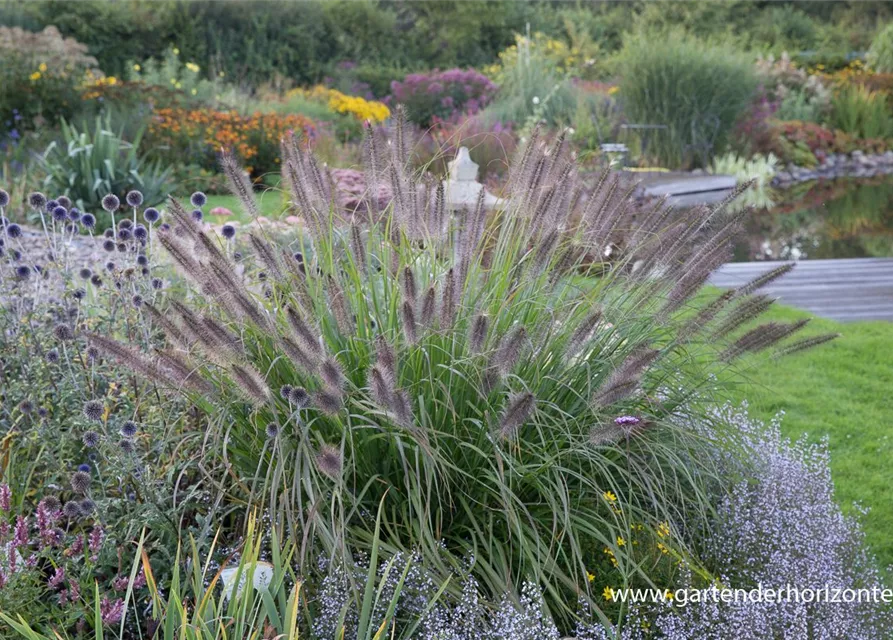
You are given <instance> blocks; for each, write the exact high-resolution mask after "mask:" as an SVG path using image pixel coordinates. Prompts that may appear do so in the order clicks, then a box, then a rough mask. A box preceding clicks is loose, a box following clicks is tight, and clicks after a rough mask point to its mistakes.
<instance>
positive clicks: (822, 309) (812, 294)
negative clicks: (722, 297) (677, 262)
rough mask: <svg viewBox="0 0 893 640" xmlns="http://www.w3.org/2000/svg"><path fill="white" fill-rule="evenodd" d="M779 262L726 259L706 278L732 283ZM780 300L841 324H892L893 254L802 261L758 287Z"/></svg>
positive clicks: (732, 284)
mask: <svg viewBox="0 0 893 640" xmlns="http://www.w3.org/2000/svg"><path fill="white" fill-rule="evenodd" d="M779 264H782V263H780V262H730V263H728V264H725V265H723V266H722V267H720V268H719V269H717V270H716V272H714V274H713V275H712V276H710V283H711V284H714V285H716V286H718V287H724V288H728V287H736V286H739V285H742V284H744V283H745V282H747V281H749V280H751V279H753V278H755V277H756V276H758V275H759V274H761V273H764V272H766V271H768V270H769V269H772V268H773V267H776V266H778V265H779ZM760 291H761V292H763V293H767V294H769V295H772V296H775V297H778V298H779V299H780V300H779V302H781V303H782V304H787V305H790V306H792V307H799V308H801V309H806V310H807V311H811V312H812V313H814V314H816V315H818V316H822V317H825V318H831V319H832V320H838V321H840V322H857V321H860V320H887V321H891V322H893V258H852V259H842V260H803V261H801V262H798V263H797V266H796V267H795V268H794V270H793V271H791V272H790V273H788V274H786V275H784V276H782V277H781V278H779V279H778V280H776V281H775V282H773V283H771V284H769V285H767V286H766V287H764V288H763V289H761V290H760Z"/></svg>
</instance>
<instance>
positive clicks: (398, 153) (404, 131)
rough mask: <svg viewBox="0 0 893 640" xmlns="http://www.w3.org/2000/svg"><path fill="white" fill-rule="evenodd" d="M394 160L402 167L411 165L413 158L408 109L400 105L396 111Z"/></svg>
mask: <svg viewBox="0 0 893 640" xmlns="http://www.w3.org/2000/svg"><path fill="white" fill-rule="evenodd" d="M393 123H394V124H393V130H394V144H393V149H394V159H395V160H396V161H397V163H398V164H399V165H400V166H401V167H406V166H408V165H409V160H410V158H411V156H412V137H411V135H410V133H409V127H408V126H407V125H406V107H405V106H404V105H402V104H398V105H397V107H396V108H395V109H394V120H393Z"/></svg>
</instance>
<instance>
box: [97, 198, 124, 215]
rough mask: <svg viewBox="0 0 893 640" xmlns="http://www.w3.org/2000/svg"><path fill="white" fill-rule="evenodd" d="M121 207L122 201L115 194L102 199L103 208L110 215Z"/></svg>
mask: <svg viewBox="0 0 893 640" xmlns="http://www.w3.org/2000/svg"><path fill="white" fill-rule="evenodd" d="M120 207H121V201H120V200H118V196H116V195H115V194H114V193H110V194H108V195H107V196H105V197H104V198H103V199H102V208H103V209H105V210H106V211H108V212H109V213H115V211H117V210H118V209H119V208H120Z"/></svg>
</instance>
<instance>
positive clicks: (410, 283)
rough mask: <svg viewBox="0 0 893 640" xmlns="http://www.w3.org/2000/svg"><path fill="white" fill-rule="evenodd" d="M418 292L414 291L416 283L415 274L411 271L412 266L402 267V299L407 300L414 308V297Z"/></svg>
mask: <svg viewBox="0 0 893 640" xmlns="http://www.w3.org/2000/svg"><path fill="white" fill-rule="evenodd" d="M417 296H418V293H417V292H416V284H415V275H414V274H413V272H412V267H409V266H407V267H404V268H403V300H405V301H406V302H409V303H410V304H411V305H412V306H413V308H415V303H416V297H417Z"/></svg>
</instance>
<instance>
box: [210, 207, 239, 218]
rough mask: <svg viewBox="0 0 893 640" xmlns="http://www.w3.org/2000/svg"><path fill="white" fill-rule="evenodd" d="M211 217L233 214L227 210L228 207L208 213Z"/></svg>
mask: <svg viewBox="0 0 893 640" xmlns="http://www.w3.org/2000/svg"><path fill="white" fill-rule="evenodd" d="M208 214H209V215H212V216H223V217H226V216H231V215H233V212H232V211H230V210H229V209H227V208H226V207H214V208H213V209H211V211H209V212H208Z"/></svg>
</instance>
